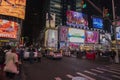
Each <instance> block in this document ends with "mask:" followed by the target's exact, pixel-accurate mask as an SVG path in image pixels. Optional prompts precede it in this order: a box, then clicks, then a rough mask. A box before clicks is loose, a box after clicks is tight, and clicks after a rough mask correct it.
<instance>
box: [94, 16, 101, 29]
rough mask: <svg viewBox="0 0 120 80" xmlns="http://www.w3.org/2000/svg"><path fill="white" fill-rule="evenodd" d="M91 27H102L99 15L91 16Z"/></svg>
mask: <svg viewBox="0 0 120 80" xmlns="http://www.w3.org/2000/svg"><path fill="white" fill-rule="evenodd" d="M92 24H93V28H97V29H102V28H103V19H102V18H99V17H92Z"/></svg>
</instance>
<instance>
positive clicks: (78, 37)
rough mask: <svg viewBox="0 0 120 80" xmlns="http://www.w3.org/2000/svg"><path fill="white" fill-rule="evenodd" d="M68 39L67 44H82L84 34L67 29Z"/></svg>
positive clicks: (73, 29)
mask: <svg viewBox="0 0 120 80" xmlns="http://www.w3.org/2000/svg"><path fill="white" fill-rule="evenodd" d="M68 39H69V42H75V43H84V39H85V32H84V30H81V29H75V28H69V30H68Z"/></svg>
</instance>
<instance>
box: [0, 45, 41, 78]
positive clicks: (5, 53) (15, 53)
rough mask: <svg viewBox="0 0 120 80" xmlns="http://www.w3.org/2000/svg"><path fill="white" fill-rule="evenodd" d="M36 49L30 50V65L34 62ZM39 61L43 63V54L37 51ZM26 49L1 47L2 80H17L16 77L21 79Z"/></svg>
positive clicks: (31, 48) (30, 48)
mask: <svg viewBox="0 0 120 80" xmlns="http://www.w3.org/2000/svg"><path fill="white" fill-rule="evenodd" d="M35 50H36V49H35V48H34V47H33V46H32V45H31V46H30V47H29V48H28V51H29V59H28V61H29V62H30V63H33V62H34V60H35V59H34V55H35V54H34V52H35ZM36 51H37V58H36V59H37V61H38V62H41V53H40V51H39V50H38V49H37V50H36ZM24 54H25V47H13V46H10V45H6V46H3V47H0V80H15V78H16V76H19V78H21V75H22V63H23V61H24Z"/></svg>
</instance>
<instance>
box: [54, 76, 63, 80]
mask: <svg viewBox="0 0 120 80" xmlns="http://www.w3.org/2000/svg"><path fill="white" fill-rule="evenodd" d="M54 79H55V80H62V79H61V78H60V77H55V78H54Z"/></svg>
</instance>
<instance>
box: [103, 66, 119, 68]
mask: <svg viewBox="0 0 120 80" xmlns="http://www.w3.org/2000/svg"><path fill="white" fill-rule="evenodd" d="M105 67H109V68H115V69H116V68H117V69H120V67H119V66H105Z"/></svg>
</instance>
